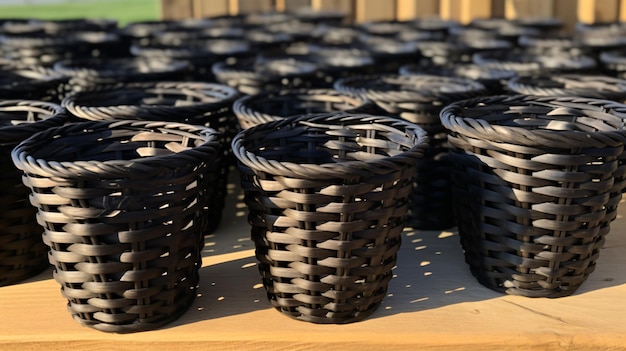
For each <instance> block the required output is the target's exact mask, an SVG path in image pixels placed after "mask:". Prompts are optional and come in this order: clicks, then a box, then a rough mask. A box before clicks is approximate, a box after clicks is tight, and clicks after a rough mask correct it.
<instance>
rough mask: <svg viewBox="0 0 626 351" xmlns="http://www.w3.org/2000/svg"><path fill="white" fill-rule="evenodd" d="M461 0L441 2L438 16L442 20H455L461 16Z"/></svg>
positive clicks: (443, 0)
mask: <svg viewBox="0 0 626 351" xmlns="http://www.w3.org/2000/svg"><path fill="white" fill-rule="evenodd" d="M460 1H461V0H441V2H440V9H439V11H440V12H439V14H440V16H441V18H442V19H445V20H455V19H457V18H459V17H460V16H461V4H460Z"/></svg>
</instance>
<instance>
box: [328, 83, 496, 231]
mask: <svg viewBox="0 0 626 351" xmlns="http://www.w3.org/2000/svg"><path fill="white" fill-rule="evenodd" d="M335 88H336V89H337V90H339V91H345V92H349V93H352V94H356V95H359V96H362V97H363V98H365V99H369V100H371V101H374V102H375V103H376V104H377V105H378V106H379V107H381V108H382V109H384V110H385V111H387V112H388V113H391V114H393V115H395V116H398V117H400V118H403V119H405V120H407V121H409V122H412V123H415V124H417V125H418V126H420V127H421V128H422V129H424V130H426V132H428V135H429V145H428V148H427V150H426V152H425V155H424V157H423V158H421V159H420V160H418V169H419V172H418V176H417V178H416V184H415V190H414V191H413V193H412V194H411V206H410V209H409V219H408V221H409V225H410V226H412V227H415V228H418V229H442V228H448V227H451V226H452V225H453V223H454V218H453V214H452V212H451V211H450V208H451V207H452V194H451V192H450V183H451V179H450V167H451V166H450V164H449V161H448V159H447V154H448V142H447V138H446V136H447V131H446V130H445V128H444V127H443V126H442V125H441V122H440V120H439V112H440V111H441V108H442V107H443V106H445V105H447V104H449V103H451V102H453V101H456V100H462V99H466V98H471V97H474V96H478V95H482V94H484V93H485V88H484V86H483V85H482V84H480V83H476V82H474V81H472V80H468V79H462V78H452V77H444V76H432V75H420V76H399V75H384V76H376V77H355V78H346V79H341V80H338V81H337V82H336V83H335Z"/></svg>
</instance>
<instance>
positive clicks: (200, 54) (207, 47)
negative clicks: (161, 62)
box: [130, 39, 252, 82]
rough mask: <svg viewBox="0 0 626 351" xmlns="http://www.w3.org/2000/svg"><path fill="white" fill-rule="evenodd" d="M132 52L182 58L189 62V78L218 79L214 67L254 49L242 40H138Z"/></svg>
mask: <svg viewBox="0 0 626 351" xmlns="http://www.w3.org/2000/svg"><path fill="white" fill-rule="evenodd" d="M130 52H131V54H133V55H134V56H137V57H143V58H147V59H155V58H156V59H170V60H183V61H187V62H189V64H190V74H189V77H188V78H187V80H189V81H202V82H211V81H213V80H214V79H215V77H214V76H213V73H212V72H211V66H212V65H213V64H214V63H215V62H219V61H224V60H227V59H228V58H242V57H246V56H248V55H250V53H251V52H252V50H251V46H250V44H249V43H248V42H247V41H246V40H241V39H205V40H196V41H194V42H191V43H189V44H183V45H163V44H158V43H157V44H154V43H135V44H133V45H131V47H130Z"/></svg>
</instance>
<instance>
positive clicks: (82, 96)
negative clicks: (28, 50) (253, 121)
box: [62, 82, 239, 234]
mask: <svg viewBox="0 0 626 351" xmlns="http://www.w3.org/2000/svg"><path fill="white" fill-rule="evenodd" d="M238 97H239V94H238V93H237V91H236V90H235V89H233V88H230V87H228V86H225V85H221V84H215V83H201V82H144V83H128V84H117V85H106V86H105V85H101V86H97V87H94V88H93V89H91V90H85V91H81V92H76V93H73V94H71V95H68V96H67V97H66V98H65V99H63V101H62V104H63V106H64V107H66V108H67V109H68V111H69V112H70V113H71V114H72V115H74V116H76V117H78V118H81V119H83V120H112V119H130V120H150V121H169V122H179V123H188V124H193V125H201V126H206V127H210V128H212V129H214V130H216V131H218V132H219V133H220V144H221V146H222V149H221V152H220V153H221V156H220V157H219V159H218V162H215V163H214V164H213V165H212V166H214V167H216V169H215V170H214V172H216V173H217V174H219V175H218V177H217V179H215V184H214V185H215V188H216V191H215V192H214V193H213V195H214V196H213V197H211V198H209V199H208V200H209V203H208V204H207V211H206V219H207V222H206V227H205V233H207V234H208V233H211V232H213V231H214V230H215V229H217V227H218V225H219V223H220V221H221V216H222V209H223V207H224V201H225V197H226V188H227V185H228V174H229V170H230V166H231V165H233V164H234V162H235V159H234V156H232V152H231V149H230V142H231V140H232V137H233V136H234V135H235V134H236V133H237V132H238V131H239V125H238V124H237V119H236V117H235V115H234V113H233V110H232V106H233V103H234V101H235V99H237V98H238Z"/></svg>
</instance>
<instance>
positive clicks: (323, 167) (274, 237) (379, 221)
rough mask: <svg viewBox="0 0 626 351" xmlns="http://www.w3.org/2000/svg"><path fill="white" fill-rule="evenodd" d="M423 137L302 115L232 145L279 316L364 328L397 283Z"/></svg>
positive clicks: (353, 120) (369, 122)
mask: <svg viewBox="0 0 626 351" xmlns="http://www.w3.org/2000/svg"><path fill="white" fill-rule="evenodd" d="M426 143H427V137H426V133H425V132H424V131H423V130H422V129H420V128H419V127H417V126H415V125H412V124H410V123H406V122H404V121H400V120H397V119H393V118H389V117H375V116H371V115H359V114H317V115H302V116H294V117H290V118H286V119H283V120H280V121H274V122H270V123H266V124H262V125H259V126H256V127H253V128H250V129H247V130H244V131H242V132H241V133H240V134H238V135H237V136H236V137H235V139H234V140H233V151H234V153H235V155H236V156H237V158H238V159H239V160H240V171H241V184H242V188H243V189H244V192H245V202H246V204H247V205H248V208H249V217H248V218H249V222H250V224H251V227H252V229H251V234H252V239H253V240H254V242H255V245H256V257H257V259H258V260H259V270H260V272H261V276H262V280H263V285H264V286H265V288H266V290H267V294H268V298H269V300H270V302H271V303H272V305H273V306H274V307H275V308H276V309H277V310H279V311H280V312H282V313H284V314H286V315H288V316H290V317H293V318H296V319H299V320H304V321H308V322H314V323H350V322H355V321H359V320H362V319H364V318H366V317H367V316H368V315H370V314H371V313H372V312H373V311H374V310H376V308H377V307H378V306H379V304H380V303H381V301H382V300H383V298H384V297H385V295H386V291H387V284H388V282H389V280H390V279H391V277H392V271H391V270H392V268H393V267H394V265H395V263H396V253H397V250H398V248H399V247H400V234H401V232H402V230H403V228H404V225H405V215H406V212H407V209H408V196H409V194H410V193H411V191H412V188H413V181H414V176H415V173H416V167H415V162H416V159H418V158H419V157H421V156H422V154H423V148H424V147H425V145H426Z"/></svg>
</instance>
